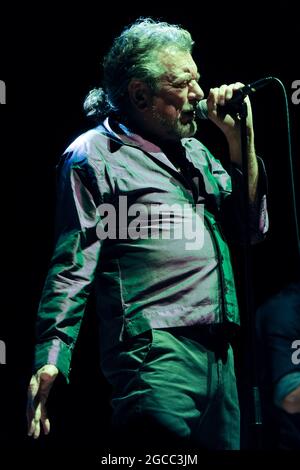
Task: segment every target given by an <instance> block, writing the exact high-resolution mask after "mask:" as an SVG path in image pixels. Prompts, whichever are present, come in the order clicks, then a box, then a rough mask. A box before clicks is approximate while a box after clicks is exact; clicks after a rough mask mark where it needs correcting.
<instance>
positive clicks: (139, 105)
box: [128, 80, 150, 111]
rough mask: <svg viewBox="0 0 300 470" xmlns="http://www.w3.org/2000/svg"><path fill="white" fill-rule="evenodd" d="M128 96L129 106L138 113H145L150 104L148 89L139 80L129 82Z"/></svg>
mask: <svg viewBox="0 0 300 470" xmlns="http://www.w3.org/2000/svg"><path fill="white" fill-rule="evenodd" d="M128 95H129V99H130V101H131V104H132V105H133V106H134V107H135V108H136V109H137V110H138V111H145V110H146V109H147V108H148V106H149V104H150V90H149V87H148V86H147V85H146V84H145V83H144V82H142V81H141V80H131V81H130V82H129V84H128Z"/></svg>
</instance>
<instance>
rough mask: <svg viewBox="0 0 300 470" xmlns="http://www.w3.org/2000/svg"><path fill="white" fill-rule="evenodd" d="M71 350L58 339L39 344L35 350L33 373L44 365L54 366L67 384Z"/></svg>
mask: <svg viewBox="0 0 300 470" xmlns="http://www.w3.org/2000/svg"><path fill="white" fill-rule="evenodd" d="M71 357H72V356H71V349H70V347H68V346H67V345H66V344H65V343H63V342H62V341H61V340H60V339H58V338H53V339H51V340H49V341H46V342H44V343H39V344H37V345H36V348H35V356H34V372H36V371H37V370H38V369H40V368H41V367H43V366H44V365H46V364H53V365H55V366H56V367H57V368H58V370H59V371H60V372H61V373H62V374H63V376H64V377H65V379H66V381H67V383H69V373H70V364H71Z"/></svg>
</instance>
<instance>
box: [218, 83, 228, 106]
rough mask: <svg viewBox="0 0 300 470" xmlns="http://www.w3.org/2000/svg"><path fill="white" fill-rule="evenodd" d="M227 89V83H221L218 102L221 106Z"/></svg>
mask: <svg viewBox="0 0 300 470" xmlns="http://www.w3.org/2000/svg"><path fill="white" fill-rule="evenodd" d="M227 89H228V85H221V86H220V88H219V94H218V104H219V105H221V106H223V105H224V104H225V99H226V92H227Z"/></svg>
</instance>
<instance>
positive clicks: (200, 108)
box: [196, 100, 208, 119]
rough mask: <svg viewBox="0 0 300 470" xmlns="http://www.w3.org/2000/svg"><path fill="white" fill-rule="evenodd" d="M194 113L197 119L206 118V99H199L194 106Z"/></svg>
mask: <svg viewBox="0 0 300 470" xmlns="http://www.w3.org/2000/svg"><path fill="white" fill-rule="evenodd" d="M196 115H197V117H198V118H199V119H208V109H207V103H206V100H201V101H199V103H198V104H197V106H196Z"/></svg>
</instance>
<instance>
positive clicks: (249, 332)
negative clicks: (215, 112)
mask: <svg viewBox="0 0 300 470" xmlns="http://www.w3.org/2000/svg"><path fill="white" fill-rule="evenodd" d="M234 112H235V114H236V115H237V116H238V118H239V121H240V135H241V150H242V171H243V209H244V224H245V230H244V234H245V240H244V244H243V263H244V286H243V292H244V296H245V297H244V309H245V318H244V325H243V324H242V338H243V340H244V341H243V345H244V347H245V348H246V350H244V351H243V353H244V357H243V358H242V360H243V361H244V363H245V364H244V365H245V369H244V367H243V370H245V371H246V374H247V375H246V376H244V378H243V379H244V380H245V383H244V386H246V387H245V388H246V389H245V390H244V393H245V395H246V397H244V404H243V405H242V415H243V409H244V416H242V417H243V418H244V419H245V427H244V432H245V433H246V436H245V437H246V439H245V441H246V443H247V444H246V445H247V448H251V449H253V448H254V449H259V448H261V445H262V444H261V442H262V439H261V429H262V426H261V425H262V420H261V406H260V396H259V389H258V374H257V357H256V355H257V353H256V331H255V308H254V301H253V300H254V299H253V297H254V296H253V282H252V265H251V250H250V248H251V237H250V201H249V176H248V141H247V125H246V120H247V114H248V110H247V104H246V103H245V102H244V101H243V97H241V101H240V102H239V103H235V104H234ZM245 398H246V399H245ZM249 405H250V406H249Z"/></svg>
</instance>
